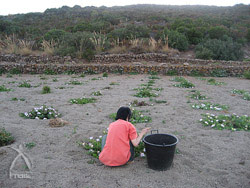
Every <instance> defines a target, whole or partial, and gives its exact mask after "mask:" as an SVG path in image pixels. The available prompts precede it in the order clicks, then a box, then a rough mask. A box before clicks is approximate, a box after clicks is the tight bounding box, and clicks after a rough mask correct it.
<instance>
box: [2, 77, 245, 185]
mask: <svg viewBox="0 0 250 188" xmlns="http://www.w3.org/2000/svg"><path fill="white" fill-rule="evenodd" d="M211 79H214V80H211ZM209 80H210V81H209ZM211 83H212V84H211ZM0 86H1V87H0V91H1V92H0V114H1V115H0V128H2V127H3V128H5V130H6V131H8V132H10V133H11V134H12V135H13V137H14V138H15V142H14V143H12V144H11V145H9V146H11V147H13V148H18V147H19V145H20V144H21V145H22V146H23V150H22V151H23V152H24V153H25V154H26V156H27V158H28V159H29V160H30V161H31V163H32V166H31V168H28V167H27V166H26V165H25V163H24V161H23V160H22V159H20V160H19V159H18V160H17V161H16V165H15V166H14V167H13V169H14V170H16V171H19V173H20V171H21V172H26V171H28V173H29V175H30V178H28V179H23V178H20V177H19V178H18V177H12V178H10V167H11V164H12V163H13V160H14V159H15V157H16V156H17V155H18V153H17V152H16V151H14V150H13V149H12V148H10V147H8V146H3V147H1V148H0V164H1V170H0V187H1V188H10V187H11V188H20V187H30V188H31V187H32V188H33V187H41V188H42V187H44V188H45V187H46V188H50V187H51V188H55V187H57V188H59V187H61V188H67V187H71V188H74V187H80V188H87V187H97V188H103V187H104V188H116V187H131V188H134V187H143V188H151V187H176V188H181V187H185V188H194V187H206V188H209V187H218V188H219V187H227V188H235V187H249V186H250V171H249V169H250V132H249V129H250V120H249V116H250V101H249V100H250V99H249V98H250V97H249V95H250V94H249V92H250V82H249V80H246V79H243V78H199V77H171V76H161V75H118V74H109V75H107V74H93V75H85V76H84V75H2V76H1V77H0ZM242 90H243V92H241V91H242ZM243 96H245V97H243ZM248 97H249V98H248ZM131 104H132V106H131V108H133V109H136V110H138V111H142V113H143V116H148V117H150V119H147V120H146V121H144V122H143V123H137V122H136V128H137V130H138V131H140V130H141V129H142V128H144V127H147V126H150V127H152V129H157V130H159V132H160V133H170V134H174V135H176V136H177V137H178V138H179V143H178V144H177V151H176V154H175V157H174V164H173V166H172V168H171V169H170V170H167V171H154V170H151V169H149V168H148V167H147V162H146V158H145V157H137V158H136V159H135V162H134V163H132V164H129V165H125V166H122V167H113V168H110V167H106V166H104V165H102V164H100V162H98V160H97V159H95V158H93V157H92V156H91V155H89V154H88V152H89V151H87V150H85V149H84V148H83V147H82V146H81V143H82V142H85V141H86V140H88V139H89V137H94V138H93V139H96V138H98V137H99V136H101V135H103V131H104V130H106V128H107V127H108V125H109V124H110V123H111V122H112V121H113V120H112V119H111V118H110V115H111V114H112V113H116V111H117V110H118V108H119V107H120V106H129V105H131ZM43 105H46V107H45V106H44V108H46V110H47V111H48V109H50V111H49V112H50V113H49V112H48V113H47V114H46V116H43V114H42V113H41V112H40V111H39V109H41V108H40V107H41V106H43ZM42 108H43V107H42ZM32 110H33V112H32V113H31V111H32ZM38 112H39V113H38ZM22 113H23V114H22ZM57 116H58V117H59V116H60V117H61V118H62V119H63V120H65V121H67V122H68V123H66V125H64V126H61V127H51V126H49V119H48V118H50V117H57ZM143 116H142V117H143ZM222 116H223V117H222ZM29 118H32V119H29ZM135 121H137V120H135Z"/></svg>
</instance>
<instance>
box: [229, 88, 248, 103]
mask: <svg viewBox="0 0 250 188" xmlns="http://www.w3.org/2000/svg"><path fill="white" fill-rule="evenodd" d="M232 93H233V94H238V95H241V96H242V98H243V99H244V100H247V101H250V93H249V92H247V91H245V90H238V89H233V90H232Z"/></svg>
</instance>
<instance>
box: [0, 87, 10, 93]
mask: <svg viewBox="0 0 250 188" xmlns="http://www.w3.org/2000/svg"><path fill="white" fill-rule="evenodd" d="M8 91H11V89H9V88H6V87H5V85H0V92H8Z"/></svg>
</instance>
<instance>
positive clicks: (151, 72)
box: [148, 71, 158, 76]
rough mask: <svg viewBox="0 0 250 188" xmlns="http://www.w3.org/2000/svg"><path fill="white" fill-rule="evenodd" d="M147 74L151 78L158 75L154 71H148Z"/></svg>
mask: <svg viewBox="0 0 250 188" xmlns="http://www.w3.org/2000/svg"><path fill="white" fill-rule="evenodd" d="M148 74H150V75H152V76H155V75H158V72H156V71H149V72H148Z"/></svg>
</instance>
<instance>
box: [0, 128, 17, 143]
mask: <svg viewBox="0 0 250 188" xmlns="http://www.w3.org/2000/svg"><path fill="white" fill-rule="evenodd" d="M13 142H14V137H13V136H12V135H11V133H9V132H7V131H6V130H5V129H4V128H2V129H0V147H2V146H6V145H9V144H11V143H13Z"/></svg>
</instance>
